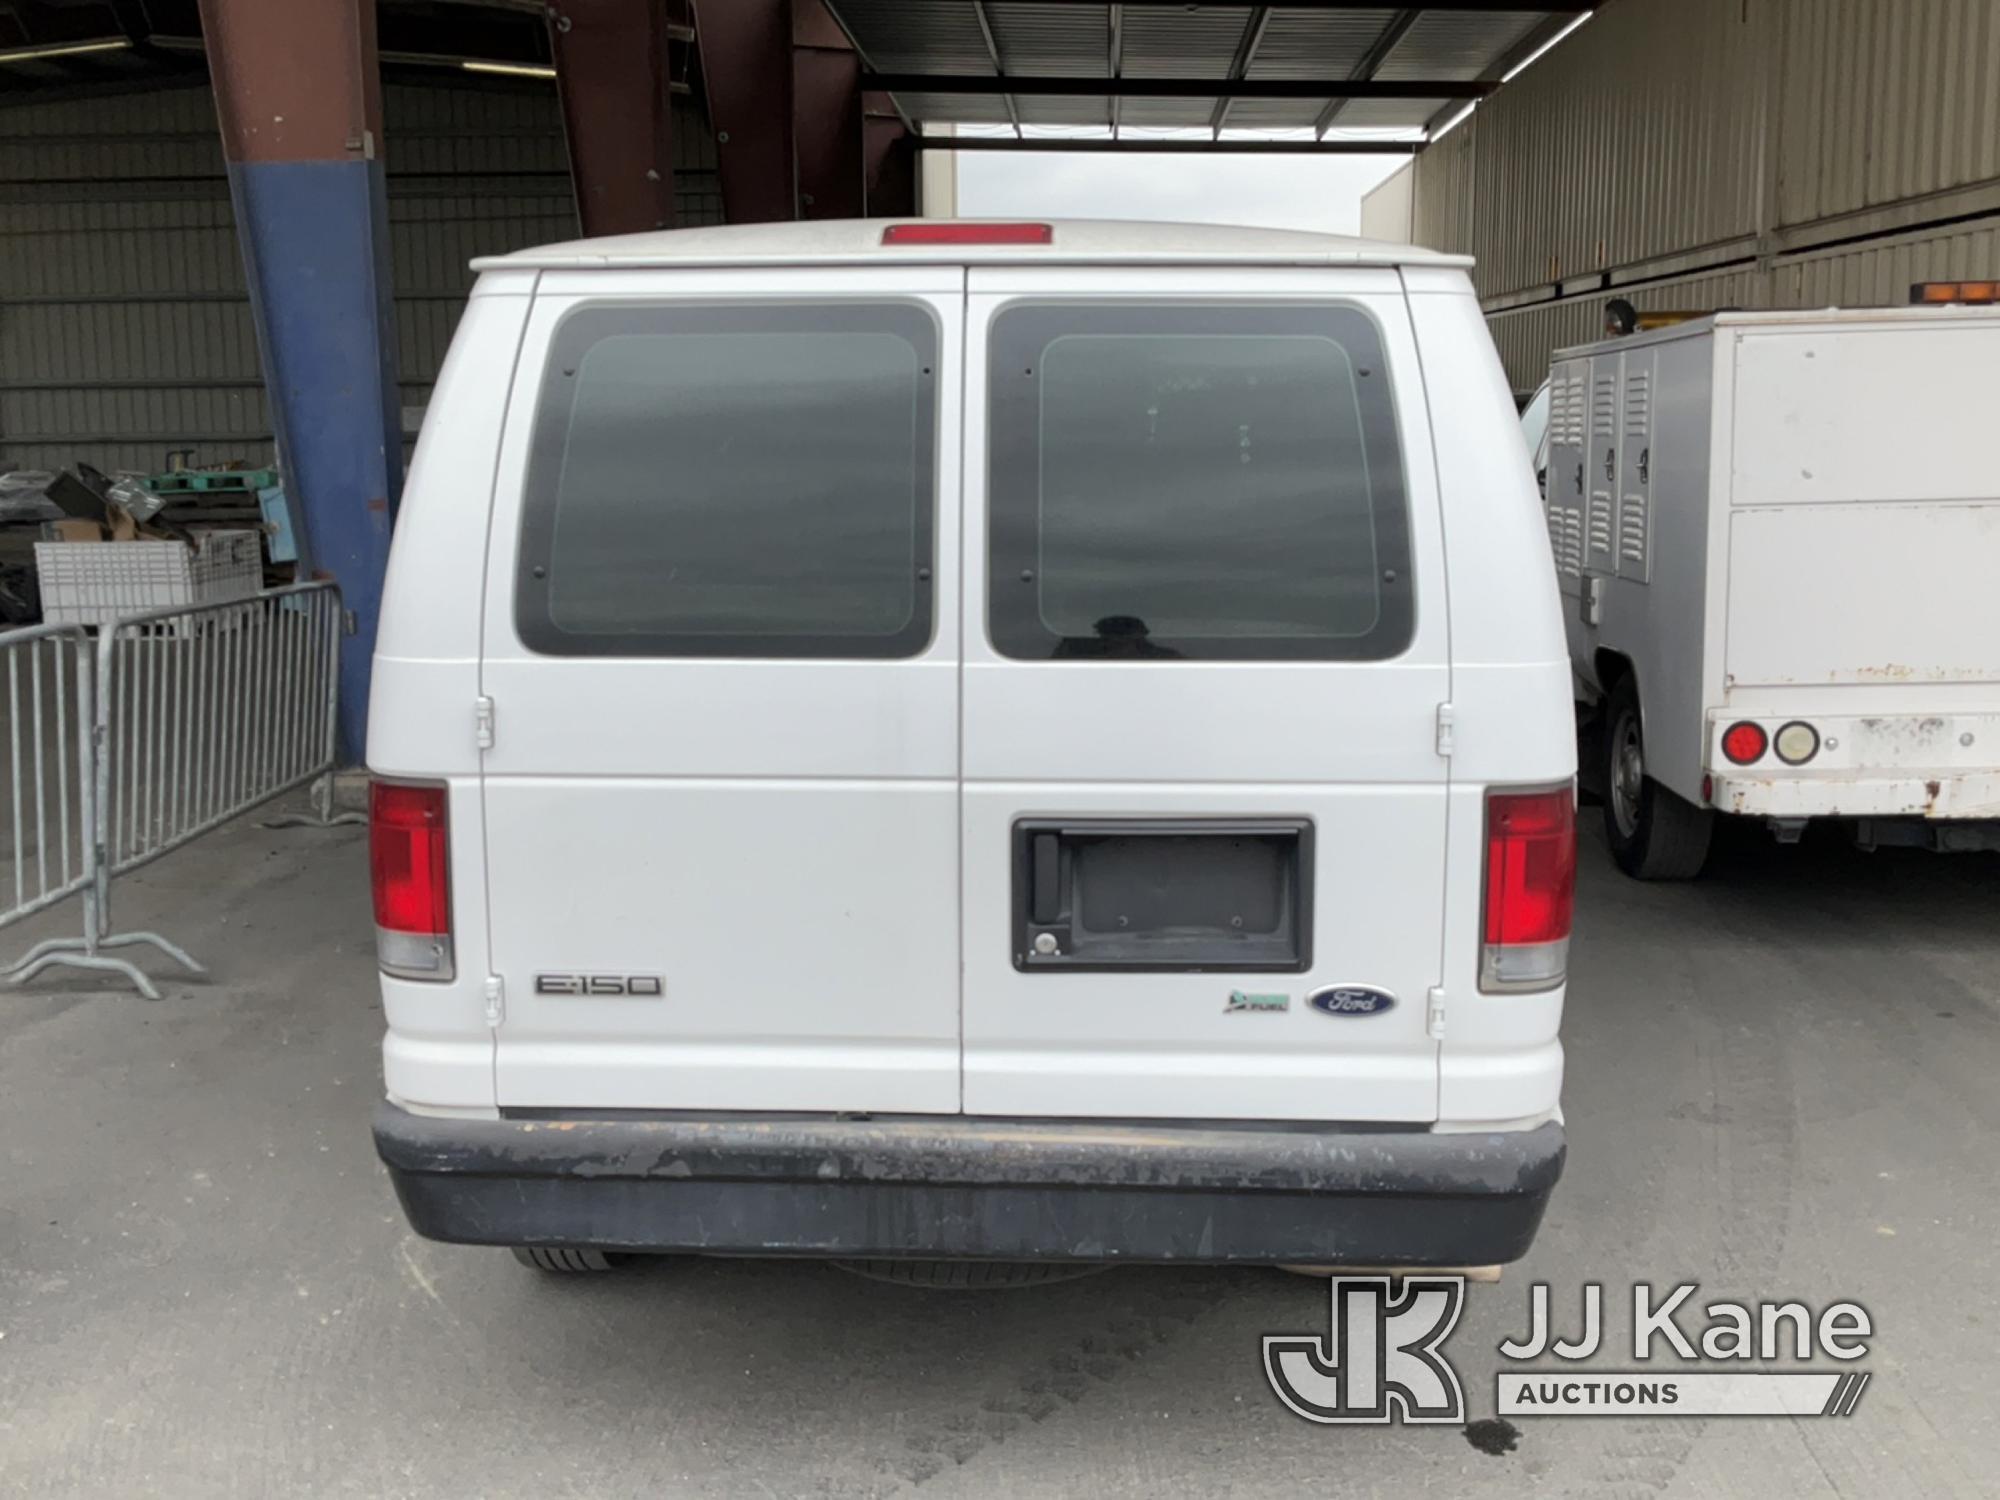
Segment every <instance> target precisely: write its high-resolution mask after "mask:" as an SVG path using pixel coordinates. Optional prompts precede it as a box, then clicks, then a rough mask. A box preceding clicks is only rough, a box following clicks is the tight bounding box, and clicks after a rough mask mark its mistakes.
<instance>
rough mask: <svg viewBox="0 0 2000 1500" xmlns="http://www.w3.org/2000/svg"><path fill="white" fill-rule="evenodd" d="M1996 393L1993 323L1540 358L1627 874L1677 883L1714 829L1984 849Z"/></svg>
mask: <svg viewBox="0 0 2000 1500" xmlns="http://www.w3.org/2000/svg"><path fill="white" fill-rule="evenodd" d="M1997 401H2000V307H1940V308H1933V307H1909V308H1889V309H1870V310H1865V311H1864V310H1854V311H1848V310H1824V311H1816V312H1725V313H1718V314H1716V315H1714V316H1710V317H1704V318H1699V319H1695V320H1692V321H1688V322H1683V323H1680V324H1677V325H1674V326H1670V327H1665V328H1659V329H1655V330H1652V331H1648V332H1642V333H1637V334H1634V335H1631V336H1628V337H1625V338H1617V339H1611V340H1608V341H1606V342H1603V343H1598V344H1591V345H1587V346H1582V347H1578V348H1573V349H1564V350H1560V351H1558V352H1557V354H1556V355H1555V358H1554V362H1553V366H1552V369H1551V371H1550V376H1549V383H1548V384H1547V385H1546V386H1545V387H1544V388H1543V390H1542V391H1541V392H1540V393H1539V394H1538V395H1537V397H1536V398H1535V400H1534V401H1533V402H1531V403H1530V405H1529V408H1528V410H1527V411H1526V412H1525V413H1524V414H1523V427H1524V432H1525V434H1526V436H1527V438H1528V442H1529V446H1530V449H1531V451H1533V452H1534V453H1535V464H1536V468H1537V469H1538V470H1539V471H1540V474H1541V479H1542V490H1543V504H1544V510H1545V513H1546V518H1547V522H1548V529H1549V540H1550V543H1551V546H1552V547H1553V549H1554V553H1555V563H1556V572H1557V575H1558V578H1559V581H1560V586H1561V591H1562V596H1563V613H1564V620H1565V628H1566V629H1567V631H1568V635H1569V648H1570V658H1571V662H1572V664H1573V666H1574V669H1575V672H1576V676H1577V678H1578V683H1579V696H1580V697H1581V698H1583V699H1584V700H1585V701H1586V703H1590V704H1594V705H1597V706H1599V707H1600V708H1601V712H1600V713H1599V714H1598V716H1597V722H1598V724H1599V725H1600V726H1601V730H1602V733H1601V736H1600V737H1599V738H1598V743H1599V745H1600V746H1601V749H1600V752H1599V753H1600V755H1601V757H1602V760H1601V763H1600V764H1599V765H1598V766H1597V767H1595V770H1596V771H1597V772H1598V773H1599V775H1600V776H1601V779H1602V781H1603V791H1604V808H1605V827H1606V832H1607V834H1608V835H1609V838H1610V843H1611V848H1612V851H1613V853H1614V854H1615V855H1616V856H1617V859H1618V862H1619V864H1620V865H1621V866H1622V867H1623V868H1624V869H1625V870H1626V871H1627V872H1628V873H1629V874H1632V875H1636V876H1639V877H1641V878H1646V879H1673V878H1685V877H1688V876H1692V875H1694V874H1696V873H1697V872H1698V871H1699V870H1700V868H1701V865H1702V861H1703V858H1704V856H1705V855H1706V853H1707V850H1708V842H1709V835H1710V832H1711V829H1712V825H1713V821H1714V817H1715V814H1716V813H1718V812H1720V813H1726V814H1732V815H1737V816H1743V817H1752V818H1759V819H1762V820H1764V821H1765V822H1766V823H1767V824H1768V825H1769V826H1770V827H1771V829H1772V831H1773V832H1774V833H1775V834H1776V835H1777V836H1778V837H1779V838H1780V839H1782V840H1786V841H1790V840H1793V839H1796V838H1797V837H1798V836H1799V835H1800V833H1801V832H1802V831H1803V829H1804V828H1805V825H1806V824H1807V823H1808V822H1809V821H1810V820H1812V819H1815V818H1838V819H1843V820H1848V822H1849V826H1850V827H1851V829H1852V831H1853V833H1854V836H1855V838H1856V839H1857V840H1858V841H1859V842H1860V843H1861V844H1862V845H1863V846H1864V847H1873V846H1875V845H1878V844H1892V843H1893V844H1914V845H1920V846H1923V847H1927V848H1933V849H1939V850H1961V849H1993V848H2000V404H1996V402H1997ZM1589 780H1590V777H1589V776H1588V774H1587V775H1586V781H1587V782H1588V781H1589Z"/></svg>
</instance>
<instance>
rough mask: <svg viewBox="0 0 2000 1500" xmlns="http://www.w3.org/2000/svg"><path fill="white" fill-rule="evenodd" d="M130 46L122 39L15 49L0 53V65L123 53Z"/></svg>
mask: <svg viewBox="0 0 2000 1500" xmlns="http://www.w3.org/2000/svg"><path fill="white" fill-rule="evenodd" d="M131 45H132V44H131V43H130V42H129V41H127V40H126V39H125V38H123V37H119V38H118V39H117V40H115V41H108V42H66V43H64V44H63V45H61V46H57V47H17V48H15V49H14V50H13V51H11V52H0V63H17V62H40V61H41V60H42V59H43V58H45V57H82V56H83V55H84V54H85V53H87V52H123V51H124V50H125V49H126V48H127V47H130V46H131Z"/></svg>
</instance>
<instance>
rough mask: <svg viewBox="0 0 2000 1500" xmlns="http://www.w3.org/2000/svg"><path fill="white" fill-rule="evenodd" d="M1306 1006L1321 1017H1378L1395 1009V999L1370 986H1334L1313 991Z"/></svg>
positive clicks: (1387, 993)
mask: <svg viewBox="0 0 2000 1500" xmlns="http://www.w3.org/2000/svg"><path fill="white" fill-rule="evenodd" d="M1306 1004H1308V1005H1310V1006H1311V1007H1312V1008H1313V1009H1314V1010H1316V1011H1318V1012H1319V1013H1320V1014H1321V1015H1323V1016H1379V1015H1381V1014H1382V1012H1383V1011H1385V1010H1393V1009H1394V1008H1395V1005H1396V997H1395V996H1394V995H1392V994H1390V993H1389V992H1388V991H1387V990H1378V989H1376V988H1375V986H1374V985H1372V984H1336V985H1330V986H1329V987H1328V988H1326V989H1323V990H1314V991H1313V992H1312V993H1311V994H1310V995H1308V996H1306Z"/></svg>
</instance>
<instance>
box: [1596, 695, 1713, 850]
mask: <svg viewBox="0 0 2000 1500" xmlns="http://www.w3.org/2000/svg"><path fill="white" fill-rule="evenodd" d="M1601 743H1602V745H1603V766H1604V834H1605V837H1606V838H1607V839H1608V840H1609V841H1610V844H1611V857H1612V858H1613V859H1615V860H1617V861H1618V868H1619V869H1621V870H1623V871H1624V872H1625V873H1626V874H1627V875H1630V876H1632V877H1633V878H1634V879H1637V880H1692V879H1693V878H1694V877H1695V876H1697V875H1699V874H1700V873H1701V867H1702V863H1703V861H1705V860H1706V859H1707V858H1708V840H1709V836H1710V835H1711V834H1712V833H1713V832H1714V828H1715V812H1714V809H1712V808H1707V807H1696V806H1695V805H1694V804H1693V803H1692V802H1689V801H1687V800H1686V799H1685V798H1682V797H1679V796H1676V795H1675V794H1674V793H1672V792H1670V791H1668V790H1667V789H1666V788H1665V787H1663V786H1661V785H1660V784H1659V783H1658V782H1657V781H1655V780H1653V778H1652V777H1651V776H1649V775H1647V774H1646V737H1645V730H1644V727H1643V720H1641V718H1640V716H1639V687H1638V682H1637V679H1635V678H1633V677H1632V676H1631V675H1630V674H1627V675H1626V676H1624V677H1621V678H1619V679H1618V683H1617V685H1616V686H1615V687H1613V688H1612V689H1611V697H1610V701H1609V702H1608V703H1607V704H1606V705H1605V708H1604V737H1603V740H1602V742H1601Z"/></svg>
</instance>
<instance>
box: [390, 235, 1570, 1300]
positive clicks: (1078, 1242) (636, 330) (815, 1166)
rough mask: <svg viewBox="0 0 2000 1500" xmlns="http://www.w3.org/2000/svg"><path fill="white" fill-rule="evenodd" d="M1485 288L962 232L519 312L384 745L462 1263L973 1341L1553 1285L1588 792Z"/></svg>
mask: <svg viewBox="0 0 2000 1500" xmlns="http://www.w3.org/2000/svg"><path fill="white" fill-rule="evenodd" d="M1467 264H1468V263H1467V262H1466V261H1464V260H1463V259H1460V258H1458V257H1454V256H1448V255H1440V254H1438V253H1436V252H1434V251H1429V250H1418V249H1412V248H1410V247H1408V246H1399V245H1379V244H1374V243H1371V242H1369V241H1364V240H1349V239H1342V238H1337V237H1334V236H1330V235H1314V234H1290V233H1284V232H1280V231H1270V230H1249V229H1228V228H1219V227H1208V226H1191V225H1160V224H1153V225H1146V224H1089V223H1061V224H1040V223H1035V224H991V223H978V222H958V221H950V220H925V221H922V222H918V223H880V222H838V223H834V222H829V223H816V224H769V225H747V226H730V227H727V228H716V229H687V230H679V231H670V232H666V233H657V234H640V235H632V236H625V237H620V238H615V239H603V240H590V241H585V242H582V243H578V244H571V245H556V246H551V247H546V248H543V249H539V250H524V251H520V252H518V253H516V254H513V255H508V256H505V257H502V258H499V259H496V260H489V261H483V262H481V263H480V264H479V268H478V269H479V272H480V276H479V282H478V285H477V286H476V287H475V288H474V290H473V293H472V298H471V301H470V303H469V304H468V305H467V308H466V312H465V317H464V320H463V321H462V322H461V323H460V324H459V325H458V332H457V334H456V335H455V336H454V338H453V341H452V347H451V356H450V358H449V359H448V360H446V362H445V365H444V369H443V370H442V371H441V372H440V374H439V376H438V384H437V392H436V395H435V397H434V398H433V400H432V403H431V407H430V414H429V416H428V417H427V418H426V420H425V422H424V433H423V439H422V441H421V442H420V443H419V444H418V447H417V455H416V462H415V465H414V467H413V468H412V469H411V472H410V480H409V486H408V489H407V491H406V493H405V497H404V502H403V509H402V513H401V515H400V516H399V518H398V520H397V525H396V545H395V552H394V556H393V558H392V559H391V562H390V565H389V578H388V585H387V590H386V593H385V595H384V606H383V612H382V629H381V635H380V638H379V641H378V644H377V647H376V654H375V676H374V706H373V712H372V714H371V716H370V718H369V723H368V760H369V764H370V765H371V767H372V768H373V769H374V770H375V772H376V773H377V775H378V777H379V780H378V781H377V782H376V785H375V787H374V790H373V806H372V815H373V827H372V845H373V868H374V879H375V918H376V927H377V932H378V940H379V949H378V952H379V956H380V961H381V967H382V995H383V1009H384V1011H385V1013H386V1017H387V1020H388V1028H389V1034H388V1038H387V1041H386V1044H385V1046H384V1049H383V1072H384V1078H385V1081H386V1083H387V1089H388V1095H389V1097H388V1099H387V1100H386V1101H385V1103H384V1104H383V1106H382V1110H381V1112H380V1115H379V1116H378V1118H377V1121H376V1139H377V1141H378V1143H379V1146H380V1150H381V1153H382V1156H383V1158H384V1160H385V1161H386V1162H387V1163H388V1165H389V1169H390V1172H391V1175H392V1177H393V1178H394V1180H395V1182H396V1186H397V1190H398V1191H399V1192H400V1193H401V1195H402V1199H403V1203H404V1206H405V1207H406V1208H407V1210H408V1211H409V1214H410V1218H411V1220H412V1222H413V1223H414V1224H415V1225H416V1227H417V1228H418V1229H419V1230H420V1231H421V1232H422V1233H424V1234H427V1235H431V1236H433V1237H435V1238H438V1239H444V1240H456V1241H467V1242H472V1243H479V1244H498V1245H507V1246H511V1247H515V1248H517V1249H518V1250H519V1251H520V1252H521V1255H522V1258H523V1259H525V1260H527V1261H528V1262H529V1263H530V1264H533V1265H535V1266H539V1267H542V1268H544V1269H549V1270H586V1269H589V1270H595V1269H602V1268H603V1267H604V1266H605V1265H607V1264H608V1262H609V1258H610V1257H611V1256H612V1255H614V1254H616V1253H618V1252H624V1251H641V1252H656V1253H665V1252H692V1253H702V1254H720V1255H794V1256H828V1257H835V1258H839V1259H843V1260H848V1261H858V1262H863V1263H865V1265H866V1266H867V1267H868V1268H870V1269H871V1270H872V1271H873V1272H874V1273H875V1274H887V1275H889V1276H890V1277H891V1278H892V1279H901V1280H918V1279H943V1280H946V1281H951V1282H954V1283H956V1284H964V1283H965V1282H967V1281H985V1280H989V1279H991V1277H992V1275H993V1274H994V1273H993V1270H992V1267H991V1266H990V1265H988V1266H987V1267H984V1268H980V1267H968V1266H967V1265H965V1264H964V1262H966V1261H984V1262H989V1263H990V1262H1028V1263H1031V1265H1040V1266H1043V1267H1045V1266H1046V1265H1048V1264H1052V1263H1062V1262H1078V1261H1082V1262H1106V1261H1114V1260H1151V1261H1210V1262H1229V1261H1234V1262H1253V1263H1255V1262H1277V1263H1290V1262H1307V1263H1312V1264H1350V1265H1352V1264H1359V1265H1376V1266H1380V1265H1392V1266H1403V1265H1446V1266H1451V1265H1460V1266H1462V1265H1487V1264H1493V1263H1496V1262H1501V1261H1508V1260H1513V1259H1515V1258H1517V1257H1518V1256H1520V1255H1521V1254H1522V1253H1523V1252H1524V1251H1525V1250H1526V1249H1527V1247H1528V1243H1529V1241H1530V1240H1531V1239H1532V1238H1533V1236H1534V1232H1535V1226H1536V1224H1537V1223H1538V1222H1539V1221H1540V1219H1541V1215H1542V1209H1543V1205H1544V1204H1545V1203H1546V1202H1547V1200H1548V1194H1549V1190H1550V1188H1551V1187H1552V1186H1553V1184H1554V1183H1555V1180H1556V1177H1557V1174H1558V1173H1559V1172H1560V1170H1561V1167H1562V1158H1563V1131H1562V1123H1561V1100H1560V1093H1561V1085H1562V1045H1561V1043H1560V1041H1559V1040H1558V1038H1557V1026H1558V1023H1559V1021H1560V1019H1561V1016H1562V1007H1563V993H1564V977H1565V974H1566V969H1567V959H1568V949H1569V929H1570V910H1571V879H1572V875H1573V871H1574V858H1573V856H1574V821H1573V818H1574V806H1575V803H1574V791H1573V788H1572V783H1571V778H1572V775H1573V773H1574V770H1575V737H1574V734H1573V732H1572V728H1571V723H1570V715H1569V693H1568V686H1569V664H1568V662H1567V660H1566V659H1565V656H1564V652H1563V640H1562V627H1561V623H1560V621H1559V619H1558V610H1557V603H1556V591H1555V588H1554V580H1553V579H1552V578H1551V577H1550V576H1549V572H1548V569H1547V567H1546V566H1544V565H1543V564H1542V535H1541V517H1540V515H1539V513H1538V511H1537V509H1536V505H1535V490H1534V479H1533V476H1532V475H1531V474H1530V473H1529V470H1528V465H1527V463H1526V461H1525V455H1524V454H1523V453H1522V451H1521V448H1520V444H1519V438H1518V435H1517V433H1516V431H1515V428H1514V425H1513V424H1514V410H1513V404H1512V402H1511V401H1510V400H1509V399H1508V391H1507V386H1506V381H1505V377H1504V375H1503V374H1502V372H1501V369H1500V362H1499V360H1498V358H1497V357H1496V356H1495V354H1494V351H1493V343H1492V340H1491V338H1490V337H1489V336H1488V334H1487V332H1486V326H1485V323H1484V322H1483V321H1482V320H1481V318H1480V314H1479V304H1478V303H1477V302H1476V301H1475V300H1474V298H1473V294H1472V287H1471V283H1470V282H1469V281H1468V279H1467V277H1466V274H1465V267H1466V265H1467Z"/></svg>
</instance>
